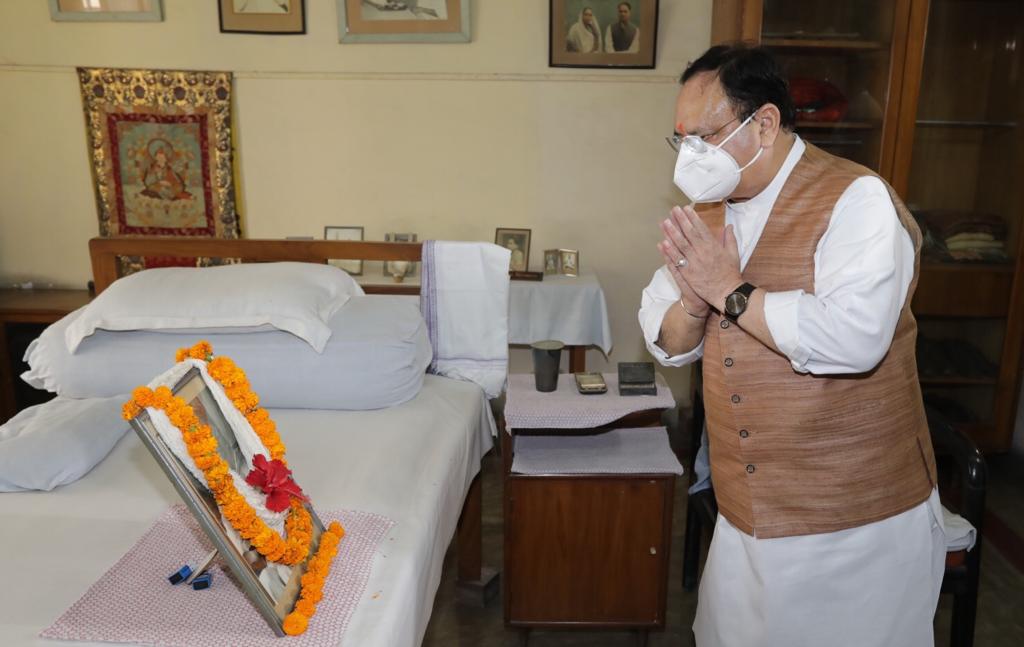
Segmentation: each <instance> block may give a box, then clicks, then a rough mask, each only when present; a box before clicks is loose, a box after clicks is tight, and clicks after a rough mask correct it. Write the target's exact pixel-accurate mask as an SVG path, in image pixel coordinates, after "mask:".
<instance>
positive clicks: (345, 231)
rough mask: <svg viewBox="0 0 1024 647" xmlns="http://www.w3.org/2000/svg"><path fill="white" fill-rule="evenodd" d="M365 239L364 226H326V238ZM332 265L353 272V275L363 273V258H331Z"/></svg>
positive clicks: (329, 261)
mask: <svg viewBox="0 0 1024 647" xmlns="http://www.w3.org/2000/svg"><path fill="white" fill-rule="evenodd" d="M362 239H363V228H362V227H348V226H346V227H334V226H327V227H324V240H362ZM327 262H328V263H329V264H330V265H333V266H334V267H337V268H340V269H343V270H345V271H346V272H348V273H349V274H351V275H352V276H360V275H361V274H362V273H363V261H362V260H344V259H335V258H332V259H329V260H328V261H327Z"/></svg>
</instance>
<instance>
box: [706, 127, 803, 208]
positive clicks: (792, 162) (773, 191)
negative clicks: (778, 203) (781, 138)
mask: <svg viewBox="0 0 1024 647" xmlns="http://www.w3.org/2000/svg"><path fill="white" fill-rule="evenodd" d="M806 148H807V145H806V144H804V141H803V140H802V139H800V135H797V134H794V135H793V147H792V148H790V149H789V154H788V155H786V160H785V161H784V162H783V163H782V167H781V168H779V172H778V173H776V174H775V177H774V178H772V181H771V182H770V183H769V184H768V186H766V187H765V188H764V189H763V190H762V191H761V192H760V193H758V194H757V195H755V196H754V197H753V198H750V199H749V200H746V201H744V202H726V206H728V208H729V209H731V210H733V211H735V212H736V213H739V214H746V213H759V212H764V211H770V210H771V208H772V205H774V204H775V200H776V199H777V198H778V197H779V193H780V192H782V187H783V185H784V184H785V183H786V180H787V179H789V174H790V173H791V172H792V171H793V167H795V166H796V163H797V162H799V161H800V158H801V157H802V156H803V154H804V150H805V149H806Z"/></svg>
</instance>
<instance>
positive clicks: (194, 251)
mask: <svg viewBox="0 0 1024 647" xmlns="http://www.w3.org/2000/svg"><path fill="white" fill-rule="evenodd" d="M422 252H423V245H422V243H385V242H370V241H340V240H339V241H334V240H260V239H219V238H183V237H159V236H154V237H127V236H115V237H110V238H93V239H91V240H90V241H89V256H90V258H91V261H92V273H93V281H94V282H95V285H96V293H97V294H99V293H100V292H102V291H103V290H105V289H106V288H107V287H109V286H110V284H111V283H113V282H114V281H116V280H117V279H118V278H119V266H120V262H119V260H118V257H120V256H142V257H146V256H153V257H157V256H162V257H177V258H233V259H239V260H241V261H242V262H274V261H296V262H303V263H326V262H327V260H328V259H352V260H364V261H414V262H415V261H420V260H422ZM364 290H365V291H366V292H367V293H370V294H412V295H415V294H419V287H418V286H411V285H410V286H388V285H384V286H372V285H370V286H364ZM481 502H482V498H481V489H480V474H479V473H478V474H477V475H476V478H475V479H473V482H472V484H471V485H470V488H469V492H468V493H467V494H466V499H465V502H464V503H463V506H462V513H461V515H460V516H459V521H458V526H457V530H456V537H455V541H456V551H457V559H458V587H459V600H460V601H463V602H467V603H470V604H475V605H479V606H483V605H485V604H486V603H487V602H489V601H490V600H491V599H493V598H494V597H495V596H496V595H497V592H498V585H497V571H495V570H493V569H490V568H484V567H483V553H482V537H481V522H482V514H481V512H482V507H481Z"/></svg>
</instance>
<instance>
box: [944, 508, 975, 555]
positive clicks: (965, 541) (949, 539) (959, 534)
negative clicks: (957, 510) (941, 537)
mask: <svg viewBox="0 0 1024 647" xmlns="http://www.w3.org/2000/svg"><path fill="white" fill-rule="evenodd" d="M942 523H943V525H944V526H945V527H946V551H947V552H950V553H952V552H955V551H958V550H970V549H972V548H974V542H976V541H977V539H978V531H977V530H975V529H974V526H972V525H971V522H969V521H967V519H964V518H963V517H961V516H960V515H958V514H954V513H952V512H950V511H949V510H947V509H946V506H942Z"/></svg>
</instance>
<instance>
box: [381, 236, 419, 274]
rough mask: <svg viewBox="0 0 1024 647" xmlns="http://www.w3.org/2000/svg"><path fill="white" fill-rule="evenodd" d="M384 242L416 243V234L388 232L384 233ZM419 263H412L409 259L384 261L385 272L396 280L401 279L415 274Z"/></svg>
mask: <svg viewBox="0 0 1024 647" xmlns="http://www.w3.org/2000/svg"><path fill="white" fill-rule="evenodd" d="M384 242H386V243H415V242H416V234H413V233H396V232H388V233H386V234H384ZM396 263H397V265H396ZM417 265H418V263H410V262H408V261H384V273H385V274H387V275H388V276H392V277H394V278H395V280H396V281H399V280H401V279H399V277H401V278H403V279H404V278H405V277H407V276H415V275H416V266H417ZM402 268H404V270H403V269H402Z"/></svg>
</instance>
